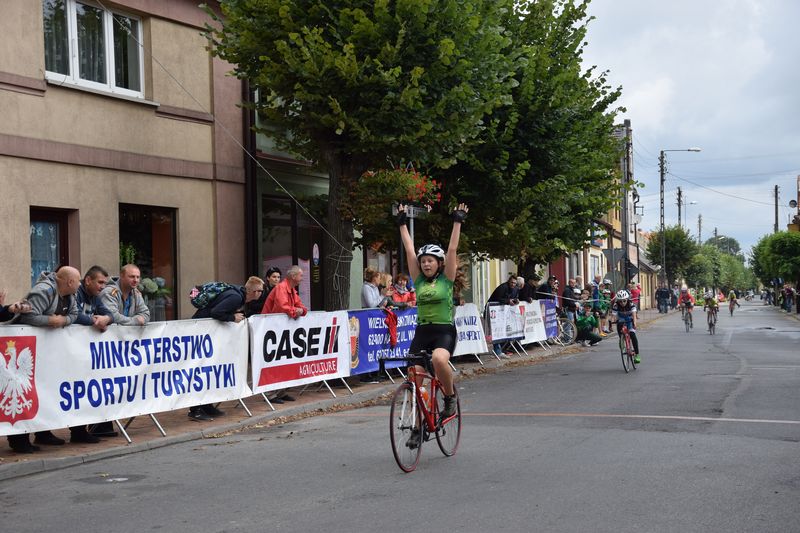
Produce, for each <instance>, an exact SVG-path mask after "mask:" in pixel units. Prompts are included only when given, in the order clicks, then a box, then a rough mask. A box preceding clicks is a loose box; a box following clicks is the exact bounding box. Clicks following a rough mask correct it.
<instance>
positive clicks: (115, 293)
mask: <svg viewBox="0 0 800 533" xmlns="http://www.w3.org/2000/svg"><path fill="white" fill-rule="evenodd" d="M141 280H142V275H141V273H140V272H139V267H137V266H136V265H125V266H123V267H122V268H121V269H120V271H119V278H117V279H114V278H112V279H111V281H109V282H108V285H106V288H105V289H103V292H102V293H100V301H101V302H102V304H103V305H104V306H105V307H106V308H107V309H108V310H109V311H110V312H111V316H113V317H114V324H120V325H122V326H144V325H145V324H147V323H148V322H150V309H148V308H147V306H146V305H145V303H144V298H143V297H142V293H141V292H140V291H139V289H138V288H137V287H138V286H139V282H140V281H141Z"/></svg>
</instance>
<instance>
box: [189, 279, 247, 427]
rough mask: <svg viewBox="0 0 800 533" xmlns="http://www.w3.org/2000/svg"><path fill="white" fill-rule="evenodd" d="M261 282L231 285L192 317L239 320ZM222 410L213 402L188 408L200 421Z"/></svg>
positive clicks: (206, 419)
mask: <svg viewBox="0 0 800 533" xmlns="http://www.w3.org/2000/svg"><path fill="white" fill-rule="evenodd" d="M262 288H263V282H262V281H261V280H260V279H259V278H257V277H251V278H250V279H248V280H247V283H245V285H244V286H241V285H233V286H231V287H230V288H228V289H225V290H224V291H222V292H221V293H219V294H218V295H217V297H216V298H214V299H213V300H211V302H210V303H209V304H208V305H207V306H205V307H203V308H202V309H198V310H197V311H196V312H195V314H194V315H193V316H192V318H213V319H215V320H220V321H222V322H241V321H242V320H244V319H245V315H244V309H245V304H247V303H250V302H252V301H254V300H257V299H258V298H259V297H260V296H261V291H259V290H254V289H262ZM224 414H225V413H224V411H222V410H221V409H218V408H217V407H215V406H214V405H213V404H210V403H207V404H205V405H195V406H194V407H190V408H189V418H191V419H192V420H198V421H201V422H205V421H209V420H214V417H215V416H222V415H224Z"/></svg>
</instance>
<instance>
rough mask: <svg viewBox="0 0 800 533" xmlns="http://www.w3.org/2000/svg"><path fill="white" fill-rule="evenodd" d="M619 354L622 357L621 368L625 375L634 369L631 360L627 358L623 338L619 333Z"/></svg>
mask: <svg viewBox="0 0 800 533" xmlns="http://www.w3.org/2000/svg"><path fill="white" fill-rule="evenodd" d="M619 353H620V355H621V356H622V368H623V369H624V370H625V373H626V374H627V373H628V372H630V371H631V370H633V369H634V366H633V360H632V359H631V358H630V357H628V349H627V348H626V346H625V337H624V335H622V333H620V335H619Z"/></svg>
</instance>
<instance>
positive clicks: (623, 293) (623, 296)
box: [617, 289, 631, 300]
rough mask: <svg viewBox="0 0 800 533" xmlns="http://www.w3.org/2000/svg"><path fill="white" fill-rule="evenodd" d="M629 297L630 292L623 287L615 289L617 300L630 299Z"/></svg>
mask: <svg viewBox="0 0 800 533" xmlns="http://www.w3.org/2000/svg"><path fill="white" fill-rule="evenodd" d="M630 299H631V294H630V293H629V292H628V291H626V290H625V289H620V290H618V291H617V300H630Z"/></svg>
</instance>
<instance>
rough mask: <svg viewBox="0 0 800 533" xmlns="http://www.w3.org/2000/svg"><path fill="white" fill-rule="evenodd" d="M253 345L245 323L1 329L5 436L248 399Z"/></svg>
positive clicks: (0, 409)
mask: <svg viewBox="0 0 800 533" xmlns="http://www.w3.org/2000/svg"><path fill="white" fill-rule="evenodd" d="M247 349H248V347H247V325H246V324H245V323H244V322H241V323H238V324H236V323H233V322H219V321H216V320H211V319H207V320H181V321H170V322H155V323H152V324H149V325H147V326H144V327H132V326H111V327H109V328H108V330H107V331H106V332H105V333H100V332H99V331H97V330H95V329H94V328H92V327H88V326H79V325H73V326H69V327H67V328H63V329H49V328H43V327H33V326H4V327H0V353H1V354H2V355H3V357H2V359H0V435H13V434H17V433H29V432H32V431H41V430H46V429H58V428H64V427H68V426H79V425H84V424H93V423H97V422H103V421H107V420H117V419H123V418H129V417H133V416H139V415H143V414H151V413H158V412H162V411H171V410H173V409H177V408H181V407H190V406H192V405H198V404H204V403H211V402H221V401H226V400H235V399H238V398H241V397H244V396H248V395H250V394H252V393H251V392H250V388H249V387H248V386H247Z"/></svg>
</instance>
